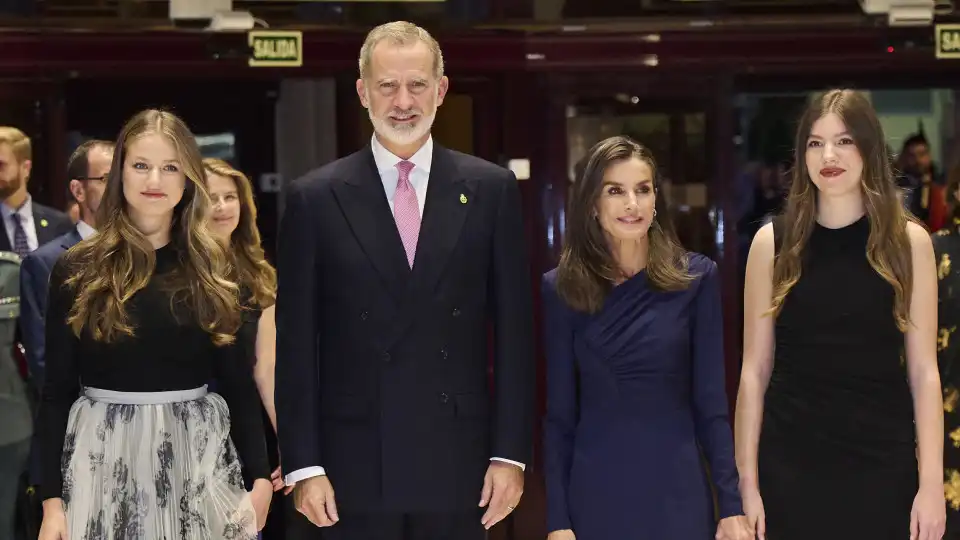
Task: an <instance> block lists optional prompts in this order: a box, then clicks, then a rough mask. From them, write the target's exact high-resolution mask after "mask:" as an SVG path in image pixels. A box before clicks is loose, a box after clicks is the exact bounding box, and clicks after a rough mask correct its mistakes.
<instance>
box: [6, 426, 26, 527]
mask: <svg viewBox="0 0 960 540" xmlns="http://www.w3.org/2000/svg"><path fill="white" fill-rule="evenodd" d="M29 455H30V439H24V440H22V441H18V442H15V443H10V444H5V445H3V446H0V538H11V539H13V538H17V536H18V535H17V536H15V533H14V527H13V524H14V522H15V520H16V515H17V501H18V498H19V495H20V488H21V487H22V484H21V482H20V479H21V477H22V475H23V472H24V470H25V469H26V466H27V457H28V456H29Z"/></svg>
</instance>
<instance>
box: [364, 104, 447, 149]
mask: <svg viewBox="0 0 960 540" xmlns="http://www.w3.org/2000/svg"><path fill="white" fill-rule="evenodd" d="M367 114H368V115H369V116H370V123H371V124H373V130H374V131H375V132H376V133H377V135H380V136H381V137H383V138H384V139H386V140H388V141H390V142H392V143H394V144H399V145H407V144H411V143H414V142H416V141H417V140H419V139H420V138H422V137H423V136H424V135H426V134H428V133H430V128H432V127H433V121H434V119H435V118H436V112H434V113H433V114H431V115H429V116H427V115H420V121H419V122H417V125H416V126H414V127H412V128H410V129H409V130H407V131H402V130H397V129H394V128H393V127H392V126H390V121H389V120H386V119H380V118H377V117H376V116H374V114H373V112H372V111H370V110H369V109H368V110H367Z"/></svg>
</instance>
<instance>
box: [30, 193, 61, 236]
mask: <svg viewBox="0 0 960 540" xmlns="http://www.w3.org/2000/svg"><path fill="white" fill-rule="evenodd" d="M30 204H31V205H33V230H34V232H35V233H36V235H37V247H40V246H42V245H44V244H46V243H47V242H49V241H51V240H53V239H54V238H56V231H55V230H54V228H53V227H51V226H50V222H49V221H48V219H47V217H48V216H47V213H46V212H45V211H44V209H43V207H41V206H39V205H37V204H36V203H33V202H31V203H30Z"/></svg>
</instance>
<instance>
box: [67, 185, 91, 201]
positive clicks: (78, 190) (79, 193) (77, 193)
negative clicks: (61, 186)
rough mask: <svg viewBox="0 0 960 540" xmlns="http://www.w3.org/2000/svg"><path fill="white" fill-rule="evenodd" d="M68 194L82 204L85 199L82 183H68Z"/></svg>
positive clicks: (85, 194) (85, 193)
mask: <svg viewBox="0 0 960 540" xmlns="http://www.w3.org/2000/svg"><path fill="white" fill-rule="evenodd" d="M70 193H71V194H73V198H74V199H76V200H77V202H78V203H81V204H83V201H84V200H85V199H86V198H87V192H86V191H84V189H83V183H82V182H80V181H79V180H71V181H70Z"/></svg>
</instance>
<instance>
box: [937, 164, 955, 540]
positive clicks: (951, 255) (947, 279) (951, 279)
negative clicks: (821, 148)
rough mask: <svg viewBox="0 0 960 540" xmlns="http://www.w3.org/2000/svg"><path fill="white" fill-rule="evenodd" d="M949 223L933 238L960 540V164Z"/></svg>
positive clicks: (951, 189) (950, 515)
mask: <svg viewBox="0 0 960 540" xmlns="http://www.w3.org/2000/svg"><path fill="white" fill-rule="evenodd" d="M944 195H945V198H946V199H947V207H948V212H947V223H946V224H945V225H944V227H943V228H942V229H940V230H939V231H937V233H936V234H934V235H933V251H934V253H935V254H936V260H937V278H938V280H939V294H938V299H939V310H938V319H939V326H940V328H939V330H938V331H937V357H938V363H939V364H940V379H941V380H942V381H943V414H944V427H945V433H946V437H945V438H944V439H945V443H944V445H943V467H944V494H945V496H946V499H947V533H946V535H945V536H944V538H949V539H951V540H957V539H960V410H957V405H958V402H960V342H958V340H957V339H954V333H956V331H957V327H958V326H960V164H958V165H956V166H954V168H953V170H952V171H950V174H949V176H948V178H947V188H946V190H945V192H944Z"/></svg>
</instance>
